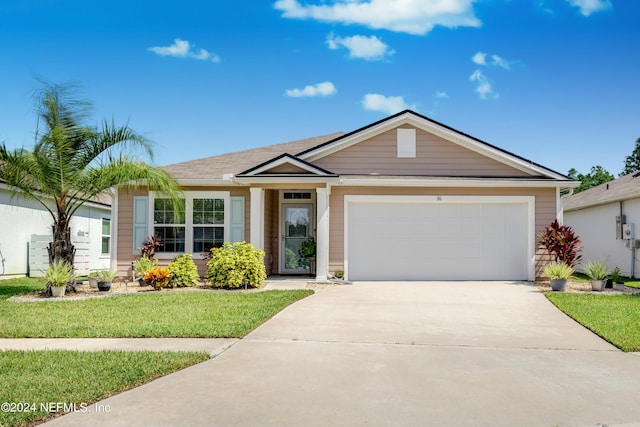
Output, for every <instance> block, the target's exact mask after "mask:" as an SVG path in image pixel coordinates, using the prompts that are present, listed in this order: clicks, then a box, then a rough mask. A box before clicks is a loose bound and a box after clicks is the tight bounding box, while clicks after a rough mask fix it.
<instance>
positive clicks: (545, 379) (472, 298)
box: [49, 282, 640, 426]
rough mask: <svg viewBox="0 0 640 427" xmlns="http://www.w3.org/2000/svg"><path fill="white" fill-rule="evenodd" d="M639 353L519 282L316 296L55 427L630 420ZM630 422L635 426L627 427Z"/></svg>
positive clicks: (390, 286) (363, 288)
mask: <svg viewBox="0 0 640 427" xmlns="http://www.w3.org/2000/svg"><path fill="white" fill-rule="evenodd" d="M639 393H640V357H638V356H635V355H631V354H625V353H622V352H620V351H618V350H617V349H615V348H614V347H612V346H611V345H609V344H608V343H606V342H604V341H603V340H601V339H600V338H598V337H597V336H595V335H593V334H591V333H590V332H589V331H587V330H585V329H584V328H582V327H581V326H580V325H578V324H577V323H575V322H573V321H572V320H571V319H569V318H567V317H566V316H564V315H563V314H562V313H560V312H559V311H558V310H556V309H555V308H554V307H553V306H552V305H551V303H549V302H548V301H547V300H546V298H545V297H544V296H543V295H542V294H540V293H539V292H537V290H536V288H535V287H534V286H532V285H530V284H525V283H505V282H428V283H418V282H410V283H406V282H404V283H356V284H354V285H344V286H338V287H335V288H329V289H324V290H320V291H319V292H318V293H316V294H315V295H313V296H311V297H309V298H307V299H305V300H303V301H301V302H299V303H296V304H294V305H293V306H290V307H288V308H287V309H285V310H284V311H282V312H281V313H279V314H278V315H277V316H275V317H274V318H273V319H271V320H269V321H268V322H266V323H265V324H264V325H263V326H261V327H260V328H258V329H256V330H255V331H254V332H253V333H251V334H250V335H248V336H247V337H246V338H245V339H243V340H241V341H239V342H238V343H236V344H235V345H233V346H232V347H231V348H229V349H228V350H226V351H225V352H224V353H222V354H221V355H219V356H218V357H216V358H215V359H212V360H210V361H207V362H205V363H202V364H200V365H197V366H194V367H192V368H188V369H185V370H183V371H181V372H178V373H175V374H172V375H169V376H167V377H164V378H161V379H159V380H156V381H154V382H152V383H149V384H146V385H144V386H141V387H138V388H136V389H134V390H131V391H129V392H126V393H122V394H120V395H117V396H114V397H112V398H110V399H107V400H104V401H102V402H100V403H99V405H101V406H99V407H100V408H102V409H103V410H104V408H108V409H109V412H101V413H95V412H92V413H74V414H69V415H65V416H63V417H61V418H58V419H56V420H53V421H52V422H50V423H49V424H50V425H52V426H76V425H77V426H83V425H98V426H130V425H154V426H181V425H182V426H197V425H216V426H328V425H332V426H352V425H371V426H399V425H402V426H425V425H438V426H555V425H560V426H565V425H570V426H582V425H585V426H586V425H590V426H594V425H598V424H607V425H615V424H629V425H632V423H634V422H636V423H640V405H637V404H636V403H635V398H636V396H638V394H639ZM638 425H640V424H638Z"/></svg>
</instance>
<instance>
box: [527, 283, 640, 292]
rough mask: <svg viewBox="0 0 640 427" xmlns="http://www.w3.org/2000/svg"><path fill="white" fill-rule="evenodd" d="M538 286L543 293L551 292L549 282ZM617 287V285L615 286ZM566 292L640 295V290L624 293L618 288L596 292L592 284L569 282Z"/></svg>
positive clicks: (630, 290)
mask: <svg viewBox="0 0 640 427" xmlns="http://www.w3.org/2000/svg"><path fill="white" fill-rule="evenodd" d="M536 286H537V287H538V289H539V290H540V291H541V292H550V291H551V284H550V283H549V282H548V281H544V282H536ZM614 286H615V285H614ZM565 292H573V293H585V292H589V293H594V294H607V295H623V294H637V293H640V289H636V288H629V287H625V289H624V291H619V290H617V289H616V288H605V290H604V291H602V292H599V291H594V290H592V289H591V283H590V282H568V283H567V289H566V290H565Z"/></svg>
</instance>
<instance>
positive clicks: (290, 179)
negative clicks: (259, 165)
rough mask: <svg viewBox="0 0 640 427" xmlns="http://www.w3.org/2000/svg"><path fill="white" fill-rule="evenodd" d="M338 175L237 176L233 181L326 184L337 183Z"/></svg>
mask: <svg viewBox="0 0 640 427" xmlns="http://www.w3.org/2000/svg"><path fill="white" fill-rule="evenodd" d="M338 180H339V178H338V177H334V176H331V177H322V176H301V177H296V176H237V177H235V182H237V183H239V184H244V185H251V184H317V183H321V184H327V183H337V182H338Z"/></svg>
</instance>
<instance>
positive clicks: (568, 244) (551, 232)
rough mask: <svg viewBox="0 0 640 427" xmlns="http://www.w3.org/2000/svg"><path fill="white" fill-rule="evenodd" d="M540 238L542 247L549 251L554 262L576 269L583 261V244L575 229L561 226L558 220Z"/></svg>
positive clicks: (540, 234) (539, 235)
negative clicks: (563, 263)
mask: <svg viewBox="0 0 640 427" xmlns="http://www.w3.org/2000/svg"><path fill="white" fill-rule="evenodd" d="M538 237H539V238H540V245H542V246H543V247H544V248H545V249H546V250H547V252H548V253H549V255H551V256H552V257H553V259H554V261H558V262H565V263H566V264H567V265H568V266H570V267H575V265H576V264H577V263H579V262H580V260H581V259H582V246H581V243H582V242H581V241H580V239H579V238H578V236H577V235H576V233H575V232H574V231H573V228H571V227H570V226H568V225H560V223H559V222H558V220H557V219H556V220H553V222H552V223H551V225H549V226H547V227H545V229H544V230H543V231H541V232H540V233H539V234H538Z"/></svg>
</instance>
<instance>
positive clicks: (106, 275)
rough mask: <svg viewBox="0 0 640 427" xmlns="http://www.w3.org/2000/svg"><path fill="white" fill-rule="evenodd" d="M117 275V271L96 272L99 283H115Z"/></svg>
mask: <svg viewBox="0 0 640 427" xmlns="http://www.w3.org/2000/svg"><path fill="white" fill-rule="evenodd" d="M117 275H118V272H117V271H112V270H99V271H97V272H96V279H97V280H98V282H113V279H115V278H116V276H117Z"/></svg>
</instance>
